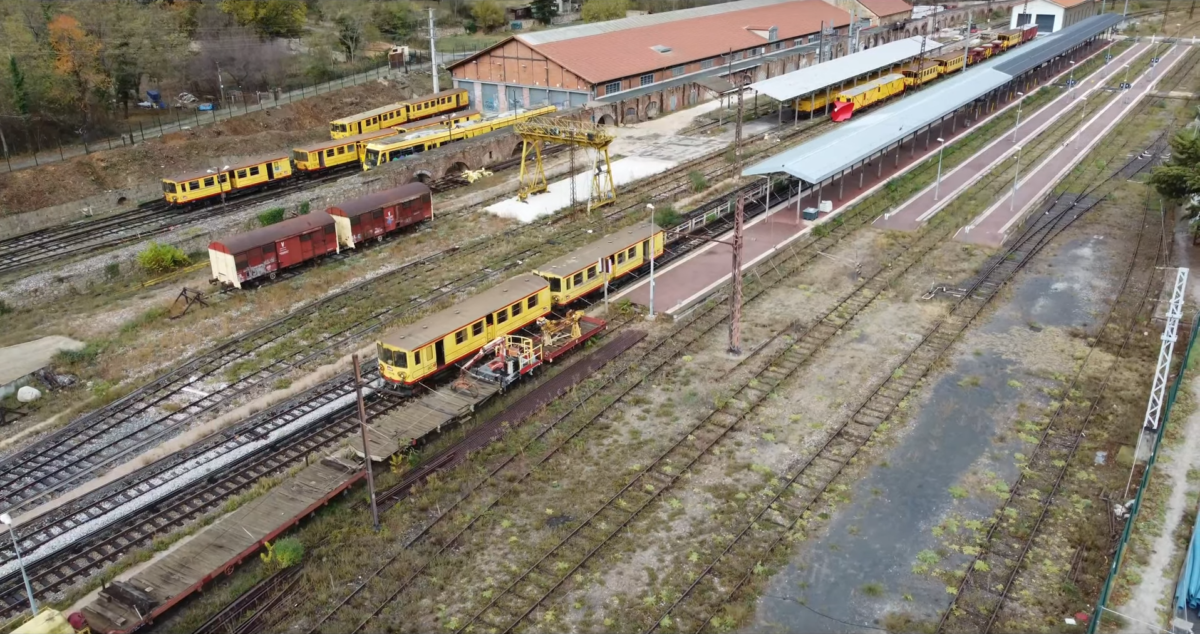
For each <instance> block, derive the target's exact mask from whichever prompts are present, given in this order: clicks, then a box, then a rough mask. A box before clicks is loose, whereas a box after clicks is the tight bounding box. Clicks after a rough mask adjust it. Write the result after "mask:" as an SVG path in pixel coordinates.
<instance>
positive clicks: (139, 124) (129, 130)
mask: <svg viewBox="0 0 1200 634" xmlns="http://www.w3.org/2000/svg"><path fill="white" fill-rule="evenodd" d="M141 125H142V124H141V123H138V126H139V127H140V126H141ZM125 129H126V130H127V131H128V132H129V144H130V145H133V124H132V123H130V122H129V119H126V120H125Z"/></svg>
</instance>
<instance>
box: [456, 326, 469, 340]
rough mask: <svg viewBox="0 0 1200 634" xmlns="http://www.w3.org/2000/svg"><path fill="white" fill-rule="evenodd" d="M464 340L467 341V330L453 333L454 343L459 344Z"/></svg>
mask: <svg viewBox="0 0 1200 634" xmlns="http://www.w3.org/2000/svg"><path fill="white" fill-rule="evenodd" d="M466 340H467V329H466V328H463V329H462V330H460V331H458V332H456V333H454V343H457V344H461V343H462V342H464V341H466Z"/></svg>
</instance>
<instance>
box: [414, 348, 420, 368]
mask: <svg viewBox="0 0 1200 634" xmlns="http://www.w3.org/2000/svg"><path fill="white" fill-rule="evenodd" d="M413 365H421V351H420V350H417V351H416V352H414V353H413Z"/></svg>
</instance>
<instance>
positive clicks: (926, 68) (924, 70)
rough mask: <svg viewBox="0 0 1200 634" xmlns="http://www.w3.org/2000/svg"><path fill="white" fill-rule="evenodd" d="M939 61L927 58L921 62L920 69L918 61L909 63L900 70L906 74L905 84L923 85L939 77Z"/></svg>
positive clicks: (910, 85)
mask: <svg viewBox="0 0 1200 634" xmlns="http://www.w3.org/2000/svg"><path fill="white" fill-rule="evenodd" d="M938 69H939V66H938V63H937V61H935V60H932V59H927V60H925V61H923V62H921V64H920V69H919V70H918V67H917V62H913V63H911V64H908V65H907V66H905V67H904V68H902V69H901V70H900V72H901V73H902V74H903V75H904V85H905V86H906V87H909V88H911V87H913V86H923V85H925V84H927V83H929V82H931V81H933V80H935V79H937V78H938Z"/></svg>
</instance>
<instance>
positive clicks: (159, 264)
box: [137, 242, 191, 274]
mask: <svg viewBox="0 0 1200 634" xmlns="http://www.w3.org/2000/svg"><path fill="white" fill-rule="evenodd" d="M137 259H138V265H139V266H141V267H142V269H144V270H146V271H148V272H150V273H160V274H161V273H167V272H169V271H174V270H175V269H178V268H181V267H184V266H187V265H188V264H191V260H188V256H187V255H186V254H184V252H183V250H181V249H180V248H179V247H177V246H175V245H173V244H162V243H159V242H151V243H150V246H148V247H146V250H145V251H142V252H141V253H139V254H138V258H137Z"/></svg>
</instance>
